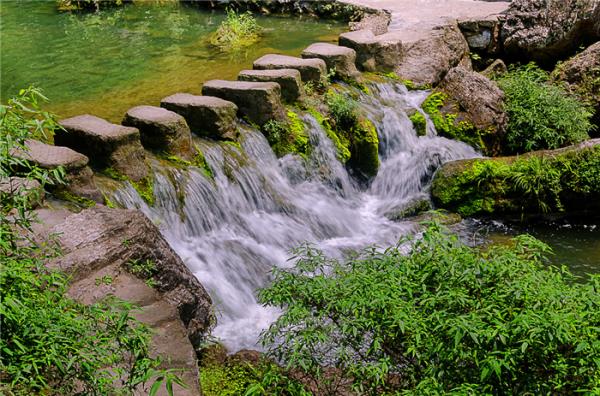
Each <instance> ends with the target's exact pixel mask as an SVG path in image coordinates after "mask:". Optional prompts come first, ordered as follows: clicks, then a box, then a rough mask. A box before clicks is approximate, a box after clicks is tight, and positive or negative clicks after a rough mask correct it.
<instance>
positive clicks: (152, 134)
mask: <svg viewBox="0 0 600 396" xmlns="http://www.w3.org/2000/svg"><path fill="white" fill-rule="evenodd" d="M121 123H122V124H123V125H125V126H130V127H135V128H137V129H139V131H140V139H141V141H142V145H143V146H144V147H146V148H148V149H151V150H157V151H163V152H166V153H169V154H173V155H178V156H181V157H182V158H184V159H188V160H189V159H191V158H192V157H193V156H194V152H193V145H192V133H191V132H190V128H189V127H188V124H187V123H186V122H185V118H183V117H182V116H180V115H179V114H177V113H176V112H173V111H169V110H167V109H164V108H162V107H156V106H136V107H134V108H131V109H129V110H128V111H127V113H126V114H125V117H124V118H123V121H122V122H121Z"/></svg>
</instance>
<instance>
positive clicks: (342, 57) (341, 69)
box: [302, 43, 360, 78]
mask: <svg viewBox="0 0 600 396" xmlns="http://www.w3.org/2000/svg"><path fill="white" fill-rule="evenodd" d="M302 58H305V59H313V58H317V59H322V60H323V61H325V64H326V65H327V69H329V70H332V69H335V72H336V74H337V75H338V76H340V77H342V78H356V77H358V76H359V75H360V73H359V72H358V70H357V69H356V51H354V50H353V49H352V48H348V47H342V46H339V45H334V44H329V43H314V44H312V45H310V46H308V48H306V49H305V50H304V51H302Z"/></svg>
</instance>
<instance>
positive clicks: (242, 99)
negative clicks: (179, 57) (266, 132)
mask: <svg viewBox="0 0 600 396" xmlns="http://www.w3.org/2000/svg"><path fill="white" fill-rule="evenodd" d="M202 94H204V95H209V96H216V97H219V98H222V99H225V100H229V101H231V102H233V103H235V104H236V105H237V106H238V108H239V111H240V113H241V114H242V115H243V116H245V117H247V118H248V119H249V120H250V121H251V122H253V123H256V124H258V125H261V126H262V125H264V124H265V123H266V122H267V121H269V120H280V121H284V120H285V119H286V113H285V109H284V107H283V104H282V103H281V88H280V87H279V84H277V83H274V82H248V81H226V80H211V81H207V82H206V83H204V86H203V87H202Z"/></svg>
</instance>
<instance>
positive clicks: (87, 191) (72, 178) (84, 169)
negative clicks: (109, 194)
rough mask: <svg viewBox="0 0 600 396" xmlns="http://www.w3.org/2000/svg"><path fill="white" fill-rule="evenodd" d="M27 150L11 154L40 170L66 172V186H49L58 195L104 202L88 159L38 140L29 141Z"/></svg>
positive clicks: (69, 150)
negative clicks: (64, 194) (65, 194)
mask: <svg viewBox="0 0 600 396" xmlns="http://www.w3.org/2000/svg"><path fill="white" fill-rule="evenodd" d="M25 147H26V150H14V151H13V152H12V153H11V154H12V155H13V156H15V157H17V158H20V159H23V160H26V161H28V162H30V163H31V164H33V165H36V166H38V167H40V168H44V169H48V170H54V169H57V168H59V167H60V168H62V169H63V170H64V171H65V183H66V184H64V185H60V184H59V185H48V186H47V187H48V188H50V189H51V190H52V191H53V192H55V193H57V194H59V195H60V194H61V193H65V192H66V193H67V194H69V195H75V196H79V197H83V198H86V199H90V200H93V201H96V202H103V200H104V199H103V196H102V193H101V192H100V190H98V187H96V184H95V183H94V179H93V176H94V175H93V172H92V170H91V169H90V167H89V166H88V162H89V160H88V157H86V156H85V155H83V154H81V153H78V152H76V151H74V150H71V149H70V148H68V147H59V146H52V145H50V144H46V143H42V142H40V141H37V140H27V141H26V142H25Z"/></svg>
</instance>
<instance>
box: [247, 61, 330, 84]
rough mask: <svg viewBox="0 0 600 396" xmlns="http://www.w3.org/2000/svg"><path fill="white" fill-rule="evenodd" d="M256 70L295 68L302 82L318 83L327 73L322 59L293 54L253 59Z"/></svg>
mask: <svg viewBox="0 0 600 396" xmlns="http://www.w3.org/2000/svg"><path fill="white" fill-rule="evenodd" d="M252 67H253V68H254V69H256V70H274V69H296V70H298V71H299V72H300V75H301V76H302V81H303V82H315V83H319V82H321V80H322V79H323V78H324V77H325V75H326V74H327V65H326V64H325V61H323V60H322V59H302V58H296V57H294V56H287V55H276V54H268V55H264V56H262V57H260V58H258V59H257V60H255V61H254V64H253V65H252Z"/></svg>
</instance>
